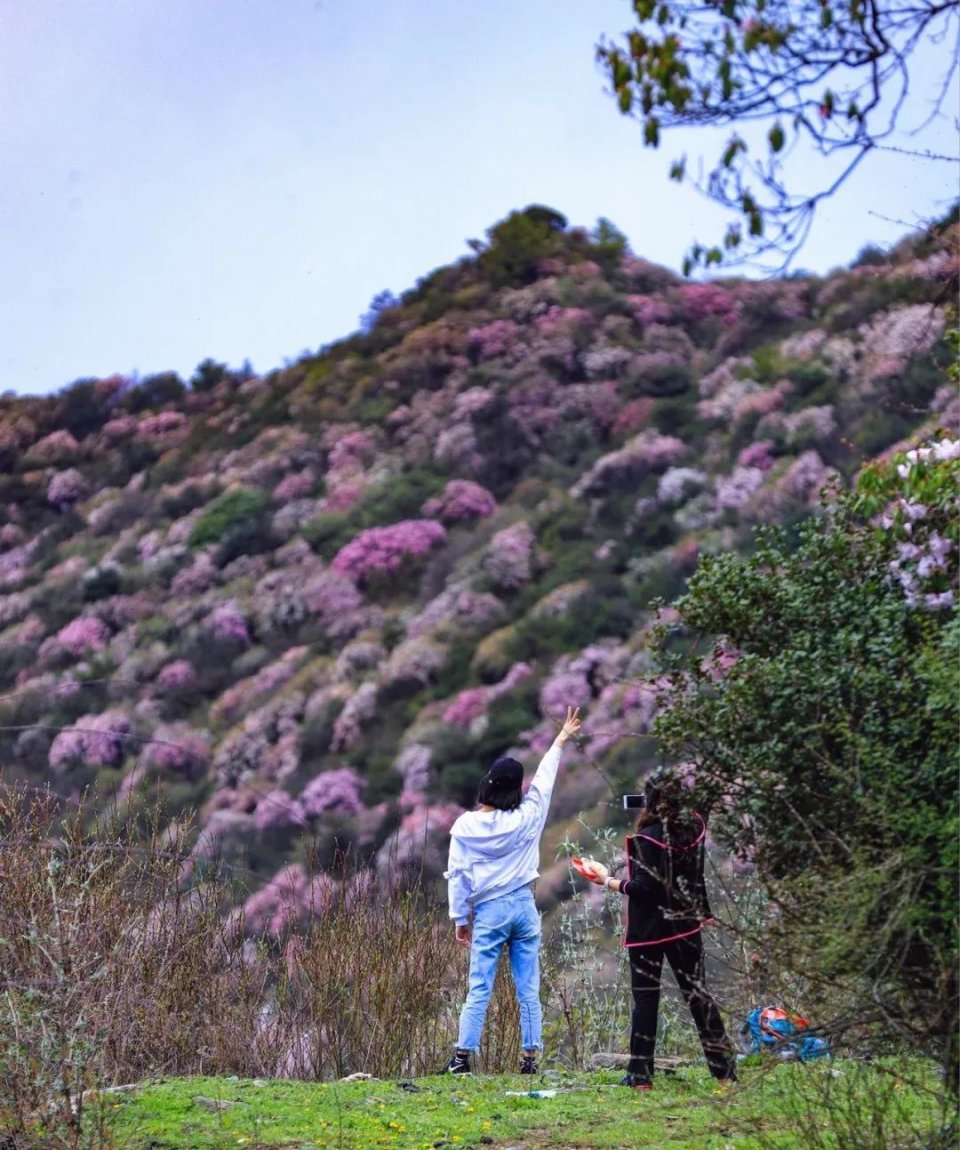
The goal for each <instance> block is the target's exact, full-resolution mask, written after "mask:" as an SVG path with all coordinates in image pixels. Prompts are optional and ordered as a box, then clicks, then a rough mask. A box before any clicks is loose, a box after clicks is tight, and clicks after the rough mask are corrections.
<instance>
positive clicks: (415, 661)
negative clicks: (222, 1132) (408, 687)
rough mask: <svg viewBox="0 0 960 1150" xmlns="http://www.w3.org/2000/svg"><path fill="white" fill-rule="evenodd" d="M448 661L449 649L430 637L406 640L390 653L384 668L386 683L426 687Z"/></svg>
mask: <svg viewBox="0 0 960 1150" xmlns="http://www.w3.org/2000/svg"><path fill="white" fill-rule="evenodd" d="M446 660H447V648H446V647H445V646H444V644H443V643H440V642H438V641H437V640H436V639H434V638H432V637H431V636H430V635H418V636H416V637H415V638H413V639H406V640H404V642H402V643H399V644H398V645H397V646H396V647H394V649H393V650H392V651H391V652H390V657H389V659H388V660H387V662H386V665H385V666H384V667H383V671H382V673H383V677H384V681H385V682H386V683H399V682H407V681H413V682H417V683H420V684H421V685H424V686H425V685H426V684H427V683H430V682H432V681H433V680H434V678H435V676H436V674H437V672H438V671H439V670H440V668H441V667H442V666H443V665H444V663H445V662H446Z"/></svg>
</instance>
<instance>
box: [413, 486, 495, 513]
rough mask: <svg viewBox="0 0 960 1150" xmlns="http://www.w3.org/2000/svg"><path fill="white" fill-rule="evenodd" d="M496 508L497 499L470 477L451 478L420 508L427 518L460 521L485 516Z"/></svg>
mask: <svg viewBox="0 0 960 1150" xmlns="http://www.w3.org/2000/svg"><path fill="white" fill-rule="evenodd" d="M496 509H497V501H496V499H494V497H493V496H492V495H491V494H490V492H489V491H488V490H487V489H486V488H485V487H481V486H480V484H479V483H474V482H473V481H472V480H470V479H451V480H450V482H449V483H448V484H447V485H446V487H445V488H444V489H443V491H442V492H441V494H440V495H438V496H436V497H435V498H433V499H428V500H427V501H426V503H424V505H423V507H422V508H421V509H420V510H421V513H422V514H423V515H424V516H425V517H426V518H428V519H441V520H443V521H444V522H445V523H460V522H463V521H464V520H466V519H483V518H486V516H488V515H492V514H493V513H494V511H496Z"/></svg>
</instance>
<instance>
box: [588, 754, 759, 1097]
mask: <svg viewBox="0 0 960 1150" xmlns="http://www.w3.org/2000/svg"><path fill="white" fill-rule="evenodd" d="M682 796H683V788H682V787H681V785H680V784H679V782H678V781H677V780H676V779H675V778H673V777H671V776H669V775H667V776H664V775H659V774H658V775H655V776H654V777H653V778H651V779H649V780H648V781H647V783H646V786H645V787H644V805H643V808H642V810H641V812H640V815H639V817H638V818H637V822H636V828H635V833H634V834H632V835H628V836H627V841H626V854H627V873H628V877H627V878H626V879H617V878H614V877H612V876H611V875H610V874H609V872H608V870H607V868H606V867H605V866H603V864H602V863H598V862H595V861H593V860H592V859H584V860H583V864H584V868H585V869H584V873H585V875H586V877H587V878H589V879H590V881H591V882H594V883H597V885H600V886H605V887H607V889H609V890H615V891H618V892H619V893H620V894H623V895H626V897H627V915H626V920H627V921H626V931H625V934H624V940H623V945H624V946H625V947H627V949H628V952H629V957H630V985H631V990H632V993H633V1014H632V1017H631V1026H630V1066H629V1071H628V1073H627V1076H626V1077H625V1078H624V1079H623V1085H624V1086H632V1087H634V1088H636V1089H638V1090H649V1089H651V1087H652V1084H653V1052H654V1046H655V1044H656V1037H657V1015H658V1013H659V1009H660V976H661V973H662V970H663V960H664V958H666V960H667V961H668V962H669V963H670V967H671V969H672V970H673V973H674V977H675V978H676V980H677V986H678V987H679V988H680V993H681V994H682V995H683V998H684V1001H685V1002H686V1004H687V1006H688V1007H689V1008H690V1013H691V1014H692V1015H693V1020H694V1022H695V1023H696V1026H697V1030H698V1032H699V1034H700V1042H701V1045H702V1046H703V1053H704V1054H705V1056H706V1059H707V1066H708V1067H709V1068H710V1073H711V1074H712V1075H713V1076H714V1078H716V1079H718V1080H720V1081H722V1082H734V1081H736V1057H735V1054H734V1050H733V1046H732V1044H731V1042H730V1040H729V1039H728V1037H727V1034H726V1031H725V1030H724V1027H723V1020H722V1019H721V1017H720V1011H719V1009H718V1008H717V1004H716V1002H715V1001H714V999H713V998H712V997H711V995H710V994H709V992H708V991H707V989H706V986H705V983H704V957H703V939H702V938H701V933H700V932H701V931H702V929H703V927H704V926H705V925H706V924H707V923H709V922H711V921H712V919H711V915H710V908H709V906H708V904H707V890H706V884H705V883H704V878H703V859H704V839H705V837H706V825H705V823H704V820H703V819H702V818H701V817H700V815H698V814H696V813H695V812H692V811H690V812H687V811H684V810H683V803H682Z"/></svg>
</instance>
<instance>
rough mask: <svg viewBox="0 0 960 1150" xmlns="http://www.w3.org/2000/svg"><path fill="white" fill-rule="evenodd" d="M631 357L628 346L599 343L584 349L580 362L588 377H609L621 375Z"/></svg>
mask: <svg viewBox="0 0 960 1150" xmlns="http://www.w3.org/2000/svg"><path fill="white" fill-rule="evenodd" d="M632 359H633V352H631V351H630V349H629V348H626V347H618V346H617V345H616V344H611V343H601V344H595V345H594V346H593V347H592V348H591V349H590V350H589V351H585V352H584V353H583V354H582V355H581V357H580V362H581V364H582V365H583V370H584V371H585V372H586V373H587V377H588V378H589V379H610V378H611V377H613V376H618V375H621V374H622V373H623V370H624V368H625V367H626V366H627V364H628V363H630V362H631V360H632Z"/></svg>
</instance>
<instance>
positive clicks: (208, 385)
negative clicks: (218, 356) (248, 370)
mask: <svg viewBox="0 0 960 1150" xmlns="http://www.w3.org/2000/svg"><path fill="white" fill-rule="evenodd" d="M230 377H231V371H230V369H229V367H227V365H226V364H225V363H217V361H216V360H215V359H210V358H207V359H204V360H202V361H201V362H200V363H198V364H197V366H196V369H195V370H194V373H193V375H192V376H191V377H190V387H191V389H192V390H193V391H200V392H204V391H212V390H213V389H214V388H215V387H216V386H217V384H218V383H223V381H224V380H227V379H230Z"/></svg>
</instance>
